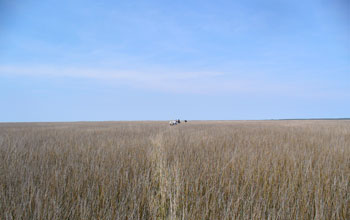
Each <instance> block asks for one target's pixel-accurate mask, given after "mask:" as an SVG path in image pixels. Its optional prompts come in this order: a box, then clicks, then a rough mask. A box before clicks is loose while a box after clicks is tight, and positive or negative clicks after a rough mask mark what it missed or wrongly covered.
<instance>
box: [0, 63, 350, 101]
mask: <svg viewBox="0 0 350 220" xmlns="http://www.w3.org/2000/svg"><path fill="white" fill-rule="evenodd" d="M239 75H240V77H238V76H237V77H236V78H232V74H227V73H222V72H205V71H175V70H174V71H173V70H170V71H169V70H159V69H158V70H153V71H150V70H145V71H141V70H138V71H136V70H133V71H130V70H115V69H104V68H101V69H93V68H77V67H57V66H0V76H26V77H41V78H42V77H46V78H47V77H53V78H55V77H65V78H73V79H96V80H99V81H103V82H105V83H108V84H115V85H127V86H130V87H133V88H141V89H150V90H155V91H162V92H171V93H194V94H218V93H220V94H232V93H244V94H250V95H262V94H266V95H269V94H270V95H273V96H275V95H278V96H280V95H285V96H298V97H326V96H327V97H328V96H334V95H340V96H342V97H350V94H348V93H347V92H346V91H345V92H344V91H341V90H339V91H338V90H335V89H333V90H332V89H331V90H328V92H324V91H322V88H317V86H315V85H305V84H297V83H290V82H281V81H273V80H271V79H262V78H257V79H255V80H252V79H248V78H246V79H245V78H242V74H239Z"/></svg>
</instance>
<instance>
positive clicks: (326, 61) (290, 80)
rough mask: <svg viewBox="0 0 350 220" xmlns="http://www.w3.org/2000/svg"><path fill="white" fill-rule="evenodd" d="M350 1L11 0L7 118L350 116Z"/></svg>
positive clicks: (5, 64)
mask: <svg viewBox="0 0 350 220" xmlns="http://www.w3.org/2000/svg"><path fill="white" fill-rule="evenodd" d="M349 100H350V3H349V1H346V0H332V1H331V0H318V1H316V0H315V1H313V0H310V1H298V0H296V1H277V0H272V1H258V0H256V1H225V0H218V1H205V0H202V1H157V0H149V1H90V0H85V1H82V0H81V1H80V0H76V1H73V0H71V1H68V0H61V1H53V0H45V1H44V0H37V1H34V0H33V1H27V0H21V1H20V0H11V1H10V0H0V121H3V122H8V121H90V120H170V119H174V118H181V119H189V120H195V119H196V120H198V119H202V120H206V119H210V120H215V119H227V120H232V119H233V120H239V119H278V118H320V117H350V101H349Z"/></svg>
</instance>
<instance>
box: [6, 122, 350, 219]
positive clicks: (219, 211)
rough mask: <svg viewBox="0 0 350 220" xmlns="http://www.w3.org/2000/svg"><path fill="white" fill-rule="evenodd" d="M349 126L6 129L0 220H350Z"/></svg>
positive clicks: (161, 124)
mask: <svg viewBox="0 0 350 220" xmlns="http://www.w3.org/2000/svg"><path fill="white" fill-rule="evenodd" d="M349 182H350V121H211V122H210V121H196V122H190V123H187V124H183V123H182V124H180V125H177V126H173V127H170V126H169V125H168V123H167V122H94V123H19V124H4V123H3V124H0V219H350V210H349V209H350V208H349V207H350V183H349Z"/></svg>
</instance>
